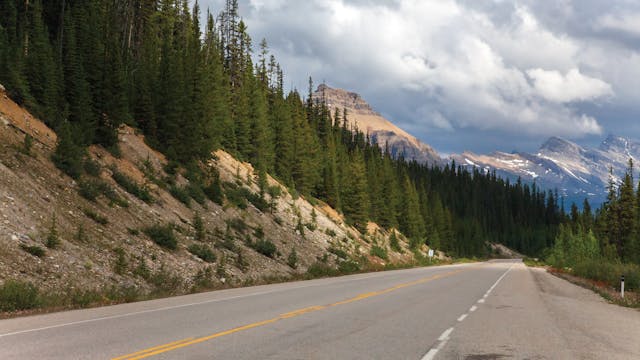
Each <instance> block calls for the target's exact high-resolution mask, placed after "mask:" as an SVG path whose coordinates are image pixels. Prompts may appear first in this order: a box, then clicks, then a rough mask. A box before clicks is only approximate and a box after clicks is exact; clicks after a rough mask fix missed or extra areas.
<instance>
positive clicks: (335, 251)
mask: <svg viewBox="0 0 640 360" xmlns="http://www.w3.org/2000/svg"><path fill="white" fill-rule="evenodd" d="M329 252H330V253H332V254H335V255H336V256H337V257H339V258H340V259H346V258H347V252H346V251H344V250H342V249H338V248H335V247H330V248H329Z"/></svg>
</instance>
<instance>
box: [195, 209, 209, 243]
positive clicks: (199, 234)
mask: <svg viewBox="0 0 640 360" xmlns="http://www.w3.org/2000/svg"><path fill="white" fill-rule="evenodd" d="M193 231H194V234H193V235H194V238H195V239H196V240H198V241H203V240H204V239H205V237H206V235H207V232H206V229H205V228H204V222H202V217H201V216H200V214H198V213H196V215H195V216H194V217H193Z"/></svg>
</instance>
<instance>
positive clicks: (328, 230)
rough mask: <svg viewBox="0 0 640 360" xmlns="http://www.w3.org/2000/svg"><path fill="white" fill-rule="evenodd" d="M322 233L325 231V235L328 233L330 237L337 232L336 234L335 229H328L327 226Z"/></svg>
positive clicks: (334, 235)
mask: <svg viewBox="0 0 640 360" xmlns="http://www.w3.org/2000/svg"><path fill="white" fill-rule="evenodd" d="M324 233H325V234H327V235H329V236H331V237H336V235H337V234H336V232H335V231H333V229H329V228H327V229H326V230H325V231H324Z"/></svg>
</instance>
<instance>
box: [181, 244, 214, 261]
mask: <svg viewBox="0 0 640 360" xmlns="http://www.w3.org/2000/svg"><path fill="white" fill-rule="evenodd" d="M187 249H188V250H189V252H190V253H192V254H193V255H195V256H197V257H199V258H200V259H202V260H203V261H206V262H209V263H212V262H215V261H216V254H214V253H213V251H211V248H210V247H209V246H207V245H204V244H192V245H190V246H189V247H188V248H187Z"/></svg>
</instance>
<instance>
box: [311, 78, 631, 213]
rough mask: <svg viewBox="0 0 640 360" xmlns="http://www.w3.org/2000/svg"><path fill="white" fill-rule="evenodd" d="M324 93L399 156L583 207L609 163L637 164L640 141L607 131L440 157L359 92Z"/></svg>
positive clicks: (602, 183) (605, 177) (600, 190)
mask: <svg viewBox="0 0 640 360" xmlns="http://www.w3.org/2000/svg"><path fill="white" fill-rule="evenodd" d="M313 97H314V99H315V100H317V101H320V100H321V99H322V98H323V97H324V99H325V101H326V102H327V105H328V106H329V108H330V109H331V110H332V112H333V111H334V110H335V109H336V108H337V109H339V110H342V109H347V113H348V117H347V118H348V121H349V124H350V125H351V126H353V127H357V128H358V129H360V130H361V131H363V132H365V133H367V134H369V136H370V137H371V139H372V141H375V142H377V143H378V144H380V145H382V146H384V145H385V144H388V146H389V149H390V151H391V153H392V155H393V156H394V157H398V156H400V155H402V156H404V157H405V158H406V159H409V160H416V161H418V162H421V163H427V164H433V165H444V164H445V163H448V162H451V161H455V162H456V164H457V165H461V166H463V167H466V168H469V169H470V168H478V169H481V170H482V171H484V172H493V171H495V172H496V174H497V175H498V176H500V177H502V178H506V179H510V180H511V181H517V179H518V178H520V179H522V181H523V182H526V183H533V182H535V183H536V185H537V186H539V187H540V188H542V189H545V190H555V189H557V190H558V192H559V193H560V195H562V196H564V197H565V205H566V207H568V206H569V205H570V204H571V203H572V202H575V203H576V204H577V205H578V206H580V207H581V206H582V203H583V201H584V199H585V198H587V199H589V202H590V203H591V204H592V205H593V206H599V205H600V204H601V203H603V202H604V200H605V199H606V193H607V190H606V187H607V183H608V181H609V168H610V167H612V168H613V174H614V180H615V181H616V182H618V181H620V179H621V178H622V176H623V174H624V172H625V171H626V169H627V163H628V161H629V159H630V158H631V159H633V161H634V163H635V164H638V165H640V141H636V140H631V139H627V138H624V137H619V136H614V135H609V136H608V137H607V138H606V139H605V140H604V141H603V142H602V143H601V144H600V146H599V147H598V148H588V147H582V146H580V145H578V144H576V143H574V142H571V141H569V140H566V139H562V138H559V137H551V138H549V139H548V140H547V141H546V142H545V143H544V144H542V146H541V147H540V148H539V149H538V152H537V153H535V154H530V153H526V152H512V153H505V152H499V151H496V152H493V153H491V154H486V155H480V154H475V153H473V152H469V151H465V152H463V153H462V154H453V155H450V156H449V157H448V158H446V159H443V158H442V157H441V156H440V155H439V154H438V152H437V151H436V150H434V149H433V148H432V147H431V146H430V145H428V144H425V143H424V142H422V141H420V140H418V139H417V138H416V137H415V136H412V135H411V134H409V133H407V132H406V131H404V130H402V129H401V128H399V127H398V126H396V125H395V124H393V122H391V121H390V120H388V119H386V118H384V117H383V116H382V115H380V114H379V113H377V112H376V111H374V110H373V109H372V107H371V106H370V105H369V104H368V103H367V102H366V101H365V100H364V99H363V98H362V97H361V96H360V95H358V94H357V93H354V92H350V91H347V90H343V89H336V88H332V87H329V86H327V85H324V84H323V85H320V86H318V89H317V90H316V91H315V93H314V94H313Z"/></svg>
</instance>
